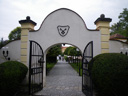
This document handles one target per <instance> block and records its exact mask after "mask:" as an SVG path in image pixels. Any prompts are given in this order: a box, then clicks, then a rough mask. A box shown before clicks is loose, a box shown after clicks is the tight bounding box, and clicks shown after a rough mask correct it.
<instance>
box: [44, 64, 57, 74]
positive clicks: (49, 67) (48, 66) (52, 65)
mask: <svg viewBox="0 0 128 96" xmlns="http://www.w3.org/2000/svg"><path fill="white" fill-rule="evenodd" d="M55 64H56V63H47V64H46V74H48V73H49V72H50V70H51V69H52V68H53V67H54V65H55Z"/></svg>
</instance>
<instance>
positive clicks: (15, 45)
mask: <svg viewBox="0 0 128 96" xmlns="http://www.w3.org/2000/svg"><path fill="white" fill-rule="evenodd" d="M20 43H21V41H20V40H16V41H13V42H10V43H9V44H7V45H6V46H4V47H8V51H9V56H8V57H10V59H11V60H14V61H20V46H21V45H20ZM4 50H5V49H4ZM5 61H6V60H5V58H4V56H3V48H2V49H0V63H2V62H5Z"/></svg>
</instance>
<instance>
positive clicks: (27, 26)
mask: <svg viewBox="0 0 128 96" xmlns="http://www.w3.org/2000/svg"><path fill="white" fill-rule="evenodd" d="M19 23H20V24H21V57H20V61H21V62H22V63H24V64H26V65H27V61H28V59H27V57H28V52H27V51H28V43H29V42H28V34H29V31H31V30H34V27H35V25H36V23H35V22H34V21H32V20H30V17H29V16H27V17H26V20H20V21H19Z"/></svg>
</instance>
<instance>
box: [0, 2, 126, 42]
mask: <svg viewBox="0 0 128 96" xmlns="http://www.w3.org/2000/svg"><path fill="white" fill-rule="evenodd" d="M59 8H68V9H71V10H73V11H75V12H76V13H78V14H79V15H80V16H81V17H82V18H83V20H84V21H85V23H86V26H87V28H88V29H96V26H95V24H94V21H95V20H96V19H97V18H99V17H100V15H101V14H105V17H106V18H112V22H111V24H110V25H112V24H114V23H116V22H118V21H119V19H118V16H119V14H120V13H121V12H122V11H123V8H128V0H0V40H1V38H3V39H4V40H6V39H8V35H9V33H10V32H11V31H12V30H13V29H15V28H16V27H18V26H20V24H19V20H24V19H26V16H30V17H31V20H33V21H34V22H36V23H37V26H36V27H35V30H37V29H39V27H40V25H41V23H42V22H43V20H44V19H45V17H46V16H47V15H48V14H50V13H51V12H52V11H54V10H57V9H59Z"/></svg>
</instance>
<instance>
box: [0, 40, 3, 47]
mask: <svg viewBox="0 0 128 96" xmlns="http://www.w3.org/2000/svg"><path fill="white" fill-rule="evenodd" d="M3 46H4V40H3V38H1V40H0V48H2V47H3Z"/></svg>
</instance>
